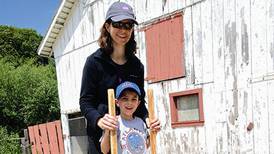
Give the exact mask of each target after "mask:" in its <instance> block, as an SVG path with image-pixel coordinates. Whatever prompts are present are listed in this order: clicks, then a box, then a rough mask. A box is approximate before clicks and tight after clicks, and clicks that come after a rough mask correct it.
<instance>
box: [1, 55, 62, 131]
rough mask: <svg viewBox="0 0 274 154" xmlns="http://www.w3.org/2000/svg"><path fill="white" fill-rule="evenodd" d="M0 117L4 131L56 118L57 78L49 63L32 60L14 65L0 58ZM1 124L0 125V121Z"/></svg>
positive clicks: (57, 113) (57, 111) (57, 107)
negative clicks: (35, 62) (37, 62)
mask: <svg viewBox="0 0 274 154" xmlns="http://www.w3.org/2000/svg"><path fill="white" fill-rule="evenodd" d="M0 65H1V66H2V67H1V68H0V102H1V105H0V110H1V113H0V119H1V121H5V123H4V124H5V126H6V127H7V128H8V130H13V131H16V132H18V131H20V130H21V129H23V128H26V127H27V126H28V125H33V124H37V123H44V122H47V121H52V120H55V119H59V117H60V114H59V104H58V96H57V81H56V77H55V69H54V67H53V65H52V64H49V65H46V66H41V65H40V66H37V65H35V64H34V60H32V59H31V60H29V61H28V62H26V63H25V64H22V65H20V66H18V67H14V66H13V65H12V64H11V63H7V62H4V60H1V59H0ZM1 125H2V124H1Z"/></svg>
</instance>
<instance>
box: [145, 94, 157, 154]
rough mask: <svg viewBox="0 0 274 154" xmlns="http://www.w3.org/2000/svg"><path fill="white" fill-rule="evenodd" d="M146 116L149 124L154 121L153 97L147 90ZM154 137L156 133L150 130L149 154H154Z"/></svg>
mask: <svg viewBox="0 0 274 154" xmlns="http://www.w3.org/2000/svg"><path fill="white" fill-rule="evenodd" d="M147 96H148V114H149V122H150V123H151V122H152V120H154V119H155V113H154V97H153V90H152V89H148V94H147ZM156 135H157V133H156V132H155V131H151V130H150V138H149V140H150V149H151V154H156Z"/></svg>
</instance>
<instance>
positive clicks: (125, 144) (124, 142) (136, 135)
mask: <svg viewBox="0 0 274 154" xmlns="http://www.w3.org/2000/svg"><path fill="white" fill-rule="evenodd" d="M144 136H145V135H144V134H143V133H142V132H140V131H139V130H137V129H134V128H128V129H127V130H126V131H123V132H122V134H121V138H120V143H121V149H123V151H127V152H126V153H129V154H144V153H145V151H146V141H145V138H144Z"/></svg>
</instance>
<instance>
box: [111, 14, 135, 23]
mask: <svg viewBox="0 0 274 154" xmlns="http://www.w3.org/2000/svg"><path fill="white" fill-rule="evenodd" d="M126 19H128V20H132V21H134V23H135V24H136V25H138V22H137V21H136V20H135V19H134V18H132V17H131V16H127V15H119V16H114V17H111V20H112V21H115V22H118V21H122V20H126Z"/></svg>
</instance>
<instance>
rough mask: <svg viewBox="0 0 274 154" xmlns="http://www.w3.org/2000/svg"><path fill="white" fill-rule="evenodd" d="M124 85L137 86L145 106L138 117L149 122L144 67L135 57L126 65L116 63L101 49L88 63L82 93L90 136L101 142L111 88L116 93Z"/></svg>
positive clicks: (83, 110)
mask: <svg viewBox="0 0 274 154" xmlns="http://www.w3.org/2000/svg"><path fill="white" fill-rule="evenodd" d="M123 81H131V82H135V83H136V84H137V85H138V86H139V88H140V90H141V93H142V96H141V103H140V105H139V106H138V108H137V110H136V111H135V115H136V116H138V117H140V118H142V119H145V118H146V117H147V116H148V111H147V109H146V107H145V100H144V97H145V92H144V66H143V64H142V63H141V61H140V60H139V59H138V58H137V57H136V56H135V55H133V56H131V57H128V59H127V62H126V63H125V64H123V65H118V64H116V63H114V62H113V61H112V60H111V58H110V56H109V55H106V54H104V53H103V52H102V51H101V49H98V50H97V51H96V52H95V53H93V54H91V55H90V56H89V57H88V58H87V60H86V63H85V66H84V69H83V76H82V85H81V93H80V109H81V112H82V114H83V115H84V116H85V118H86V119H87V134H88V136H90V137H92V138H93V139H94V140H97V141H99V138H100V137H101V134H102V130H101V129H100V128H99V127H98V126H97V121H98V120H99V118H101V117H103V116H104V114H105V113H107V112H108V105H107V104H108V96H107V90H108V89H109V88H112V89H115V88H116V87H117V86H118V84H120V83H121V82H123Z"/></svg>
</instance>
